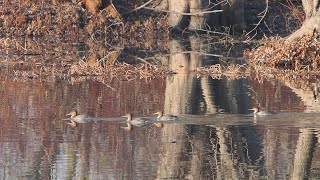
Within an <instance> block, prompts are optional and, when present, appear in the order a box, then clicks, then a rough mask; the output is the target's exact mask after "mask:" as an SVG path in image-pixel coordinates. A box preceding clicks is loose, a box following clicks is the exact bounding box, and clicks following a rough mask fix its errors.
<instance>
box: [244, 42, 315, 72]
mask: <svg viewBox="0 0 320 180" xmlns="http://www.w3.org/2000/svg"><path fill="white" fill-rule="evenodd" d="M244 56H246V57H247V58H248V59H249V60H250V63H251V64H253V65H254V66H262V67H265V68H267V67H271V68H278V69H288V70H294V71H314V72H319V67H320V42H319V39H317V38H314V37H313V38H311V37H308V36H306V37H304V38H302V39H301V40H299V41H296V42H293V43H290V44H289V43H286V42H285V41H284V40H283V39H280V38H279V37H275V38H266V39H263V40H262V44H261V46H259V47H257V48H255V49H252V50H251V51H249V50H247V51H245V52H244Z"/></svg>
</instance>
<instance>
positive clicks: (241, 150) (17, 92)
mask: <svg viewBox="0 0 320 180" xmlns="http://www.w3.org/2000/svg"><path fill="white" fill-rule="evenodd" d="M177 82H178V83H177ZM312 97H314V96H312ZM0 98H1V102H2V104H1V108H0V113H1V116H0V121H1V130H0V154H1V155H0V157H1V158H0V177H1V179H83V178H84V179H87V178H89V179H303V178H316V177H318V176H319V172H320V171H319V168H318V164H319V163H320V162H319V158H318V154H319V153H320V151H319V139H318V137H319V129H320V117H319V114H318V112H317V111H316V108H315V106H310V104H312V103H313V104H315V102H316V100H315V99H312V98H311V99H310V101H312V102H306V100H305V99H307V98H305V97H304V96H302V95H301V94H299V93H295V90H294V89H291V88H290V87H288V86H286V85H285V84H284V83H282V82H278V81H274V82H269V81H264V82H259V81H257V80H256V79H254V78H240V79H225V78H222V79H212V78H211V77H203V78H197V77H195V76H192V75H181V74H178V75H174V76H170V77H166V78H157V79H153V80H150V81H146V80H144V79H142V80H133V81H119V80H116V79H114V80H112V81H110V82H109V83H107V84H106V83H101V82H99V81H95V80H92V79H88V80H83V81H72V80H70V79H63V80H61V79H52V80H50V81H49V80H47V81H40V80H30V81H19V80H15V79H13V78H7V79H2V85H1V86H0ZM253 106H260V107H262V109H264V110H272V111H275V112H277V114H276V115H273V116H269V117H254V116H253V115H252V114H250V113H251V112H250V111H249V110H248V109H249V108H251V107H253ZM71 109H77V110H78V111H79V112H80V113H83V114H88V115H90V116H93V117H97V118H101V119H102V120H101V121H97V122H91V123H85V124H79V125H78V126H77V127H75V128H72V127H71V126H69V125H68V124H66V121H64V120H62V119H64V118H66V117H65V114H66V113H68V112H69V111H70V110H71ZM310 109H312V111H311V110H310ZM158 110H164V111H165V113H167V114H168V113H170V114H175V115H178V116H179V117H180V118H179V120H177V121H173V122H164V123H163V126H162V127H159V126H158V127H157V126H156V125H155V124H151V125H148V126H143V127H133V129H132V130H131V131H127V130H125V129H123V128H122V127H125V126H126V123H124V120H125V118H121V117H120V116H121V115H124V114H125V113H126V112H132V113H133V114H134V115H136V116H139V117H141V116H147V117H151V116H153V115H152V113H153V112H155V111H158ZM307 112H308V113H307ZM153 118H154V117H153Z"/></svg>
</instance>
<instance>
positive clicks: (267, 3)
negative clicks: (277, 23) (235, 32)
mask: <svg viewBox="0 0 320 180" xmlns="http://www.w3.org/2000/svg"><path fill="white" fill-rule="evenodd" d="M268 9H269V0H266V8H265V9H264V10H263V11H262V12H260V13H259V14H258V15H259V17H260V20H259V22H258V23H257V24H255V27H254V28H253V29H251V30H250V31H249V32H248V33H247V34H246V36H249V35H250V34H251V33H252V32H253V31H255V30H256V29H257V28H258V26H259V25H260V24H261V22H262V20H263V19H264V18H265V16H266V15H267V12H268ZM255 34H256V33H255ZM253 37H254V36H253ZM253 37H252V38H253ZM252 38H250V39H252Z"/></svg>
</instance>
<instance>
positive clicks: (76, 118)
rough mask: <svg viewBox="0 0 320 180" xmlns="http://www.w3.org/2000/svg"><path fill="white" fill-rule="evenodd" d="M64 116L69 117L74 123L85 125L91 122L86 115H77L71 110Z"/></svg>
mask: <svg viewBox="0 0 320 180" xmlns="http://www.w3.org/2000/svg"><path fill="white" fill-rule="evenodd" d="M66 116H70V118H71V121H74V122H76V123H87V122H90V121H92V118H91V117H89V116H87V115H84V114H82V115H79V114H78V112H77V111H76V110H72V111H71V112H70V113H69V114H66Z"/></svg>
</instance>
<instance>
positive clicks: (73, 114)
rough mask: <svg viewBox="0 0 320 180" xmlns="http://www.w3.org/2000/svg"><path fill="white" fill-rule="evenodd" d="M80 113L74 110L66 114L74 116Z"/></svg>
mask: <svg viewBox="0 0 320 180" xmlns="http://www.w3.org/2000/svg"><path fill="white" fill-rule="evenodd" d="M77 115H78V112H77V111H76V110H72V111H71V112H70V113H69V114H66V116H70V117H71V118H74V117H76V116H77Z"/></svg>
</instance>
